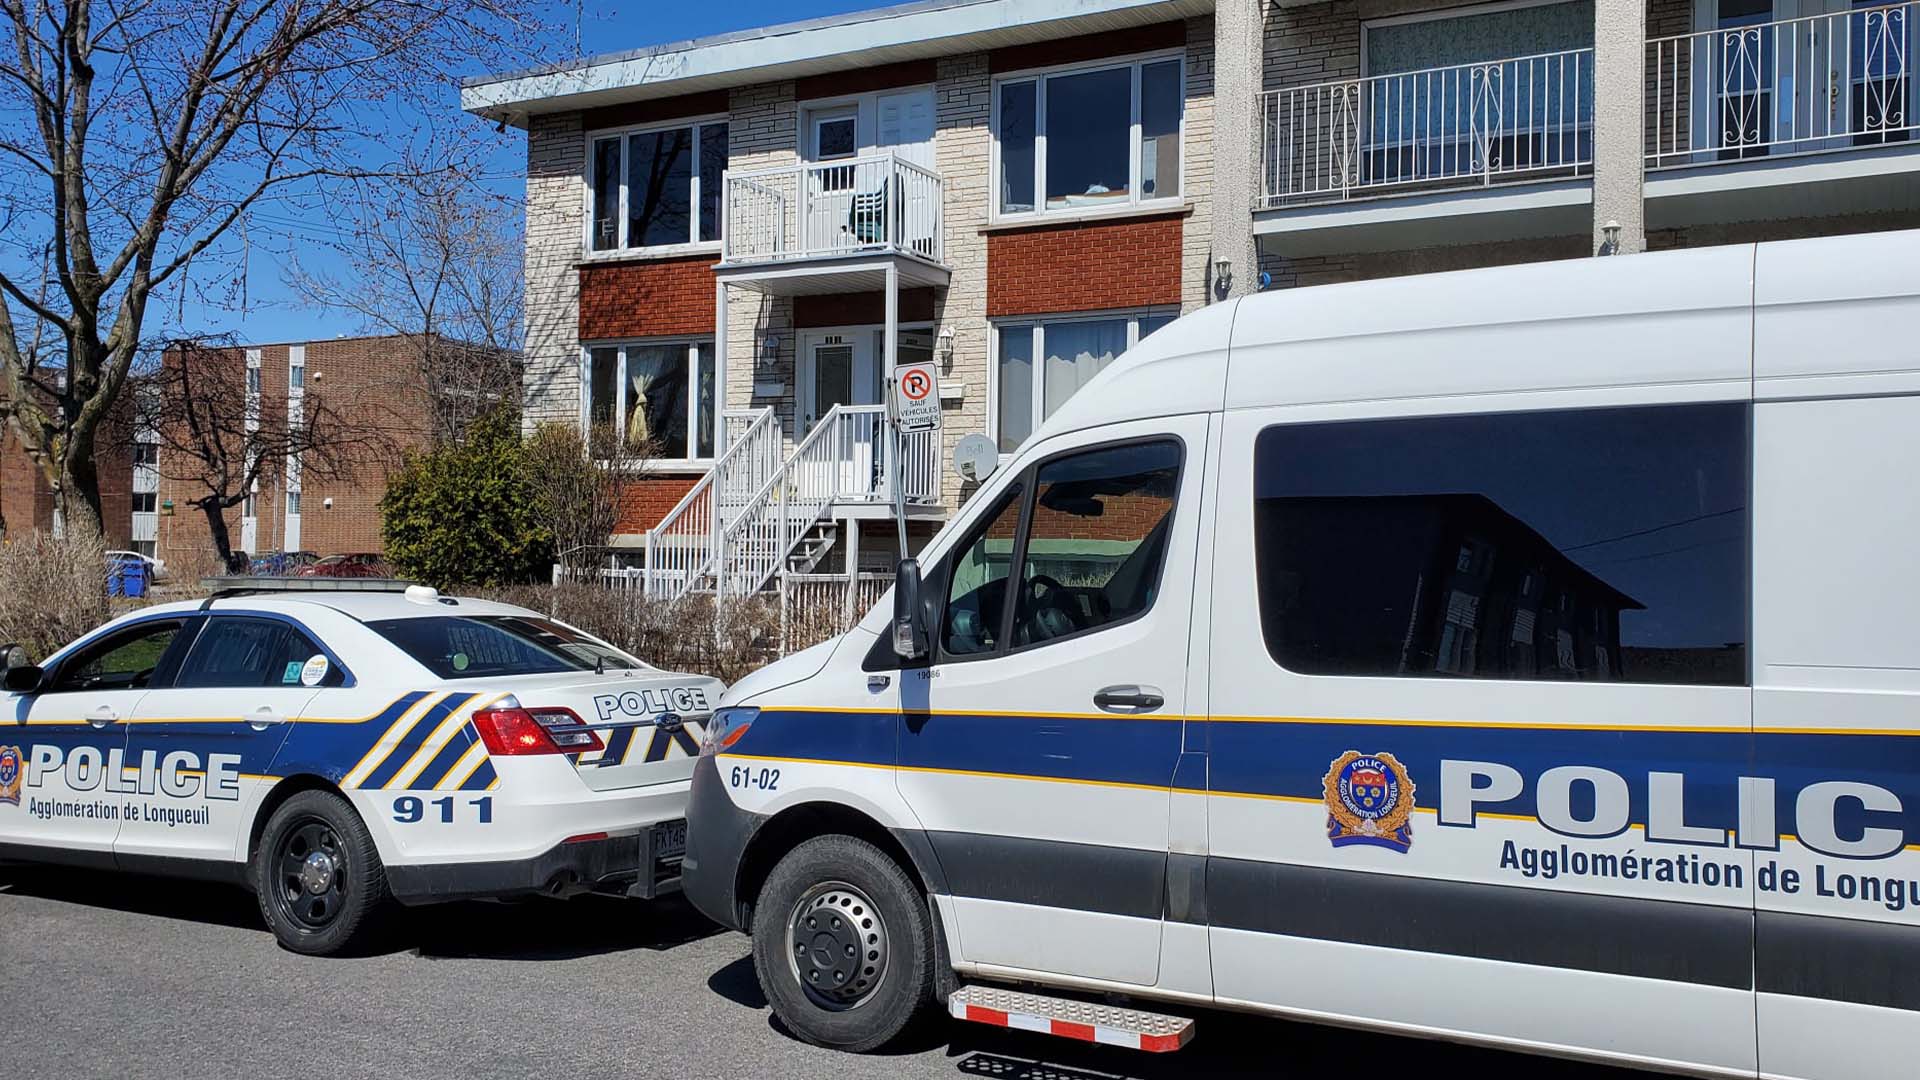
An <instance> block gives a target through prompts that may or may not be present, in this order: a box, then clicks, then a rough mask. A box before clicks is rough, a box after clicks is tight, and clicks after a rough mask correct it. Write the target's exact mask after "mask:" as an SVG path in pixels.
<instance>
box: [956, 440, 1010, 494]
mask: <svg viewBox="0 0 1920 1080" xmlns="http://www.w3.org/2000/svg"><path fill="white" fill-rule="evenodd" d="M999 467H1000V448H999V447H997V446H995V445H994V444H993V440H992V439H989V438H987V437H986V436H985V435H981V434H979V433H978V432H975V433H974V434H972V435H968V436H967V437H965V438H963V439H961V440H960V442H959V445H957V446H955V447H954V448H953V471H954V472H957V473H959V474H960V475H961V476H962V477H964V478H966V479H968V480H972V481H974V482H975V483H978V482H979V481H981V480H985V479H986V478H987V477H989V476H992V475H993V470H995V469H997V468H999Z"/></svg>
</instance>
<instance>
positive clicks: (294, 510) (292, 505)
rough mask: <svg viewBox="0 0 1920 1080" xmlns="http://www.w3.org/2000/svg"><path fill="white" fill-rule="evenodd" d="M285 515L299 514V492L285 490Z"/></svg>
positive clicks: (293, 515)
mask: <svg viewBox="0 0 1920 1080" xmlns="http://www.w3.org/2000/svg"><path fill="white" fill-rule="evenodd" d="M287 516H288V517H299V516H300V493H299V492H297V491H289V492H287Z"/></svg>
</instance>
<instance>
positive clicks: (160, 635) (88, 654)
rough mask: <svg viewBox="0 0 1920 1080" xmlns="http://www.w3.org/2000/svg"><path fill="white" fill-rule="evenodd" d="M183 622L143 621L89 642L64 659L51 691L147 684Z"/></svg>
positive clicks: (116, 688)
mask: <svg viewBox="0 0 1920 1080" xmlns="http://www.w3.org/2000/svg"><path fill="white" fill-rule="evenodd" d="M181 625H182V624H181V623H179V622H177V621H176V622H148V623H141V624H139V625H138V626H131V627H128V628H127V629H125V630H122V631H119V632H118V633H114V634H110V635H108V636H107V637H105V638H103V639H101V640H100V641H97V642H95V643H93V644H92V645H88V646H87V647H86V648H84V649H82V650H81V651H79V652H77V653H75V654H74V655H73V656H71V657H69V658H68V659H66V660H63V661H61V663H60V674H59V676H58V679H57V681H56V682H55V683H54V686H53V690H52V692H53V693H56V694H63V693H72V692H74V691H77V690H137V689H139V688H141V687H144V686H146V685H147V681H148V680H149V679H151V678H153V672H154V669H155V668H157V667H159V666H160V661H161V659H162V658H164V657H165V656H166V654H167V647H168V646H170V645H172V644H173V639H174V638H175V637H176V636H178V634H179V633H180V627H181Z"/></svg>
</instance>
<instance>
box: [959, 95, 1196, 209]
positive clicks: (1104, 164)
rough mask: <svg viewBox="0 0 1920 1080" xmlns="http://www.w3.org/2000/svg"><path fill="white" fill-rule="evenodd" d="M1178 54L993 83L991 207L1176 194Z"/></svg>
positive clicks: (1180, 101) (1072, 205) (1101, 203)
mask: <svg viewBox="0 0 1920 1080" xmlns="http://www.w3.org/2000/svg"><path fill="white" fill-rule="evenodd" d="M1184 81H1185V80H1184V75H1183V67H1182V63H1181V60H1180V59H1179V58H1178V57H1171V58H1166V59H1158V60H1143V61H1138V62H1135V63H1130V64H1120V65H1115V66H1109V67H1102V68H1094V69H1091V70H1084V69H1083V70H1073V71H1062V72H1058V73H1049V74H1041V75H1036V76H1032V77H1027V78H1018V79H1008V80H1003V81H1001V82H1000V83H998V84H997V87H996V89H995V94H996V97H997V102H998V105H997V108H996V110H995V113H996V120H995V123H996V128H995V136H996V141H997V145H998V148H999V176H998V180H999V184H998V187H999V196H998V198H997V199H996V201H995V204H994V205H995V208H996V211H997V213H999V214H1001V215H1016V214H1029V213H1039V212H1045V211H1061V210H1081V209H1094V208H1099V207H1115V206H1129V205H1134V204H1138V203H1145V202H1154V201H1157V200H1167V199H1175V198H1178V197H1179V195H1180V119H1181V115H1182V112H1183V110H1184V108H1185V101H1186V94H1185V92H1184V90H1183V83H1184Z"/></svg>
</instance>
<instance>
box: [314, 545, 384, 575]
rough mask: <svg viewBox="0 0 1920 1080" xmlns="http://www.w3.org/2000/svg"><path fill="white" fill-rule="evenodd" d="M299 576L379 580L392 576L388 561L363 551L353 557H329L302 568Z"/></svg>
mask: <svg viewBox="0 0 1920 1080" xmlns="http://www.w3.org/2000/svg"><path fill="white" fill-rule="evenodd" d="M298 574H299V576H301V577H353V578H377V577H391V576H392V574H391V573H390V572H389V571H388V570H387V560H386V559H384V558H382V557H381V556H380V555H379V554H377V553H375V552H371V551H361V552H356V553H354V554H351V555H329V556H327V557H326V558H324V559H321V560H319V561H317V562H315V563H314V564H312V565H311V566H303V567H301V568H300V570H299V571H298Z"/></svg>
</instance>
